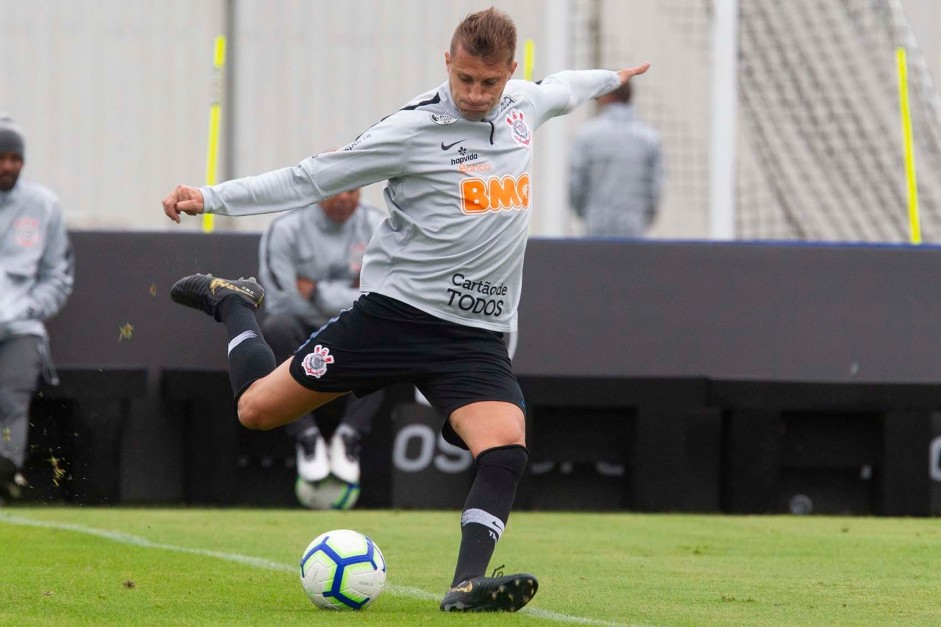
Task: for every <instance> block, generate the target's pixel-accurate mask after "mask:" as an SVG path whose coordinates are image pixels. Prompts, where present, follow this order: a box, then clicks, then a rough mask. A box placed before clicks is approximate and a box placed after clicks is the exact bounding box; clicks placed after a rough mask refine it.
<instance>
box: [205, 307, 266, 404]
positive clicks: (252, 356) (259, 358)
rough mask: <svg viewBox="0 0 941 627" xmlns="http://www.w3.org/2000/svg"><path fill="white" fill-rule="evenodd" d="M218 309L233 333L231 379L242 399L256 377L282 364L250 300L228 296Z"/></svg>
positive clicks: (235, 391)
mask: <svg viewBox="0 0 941 627" xmlns="http://www.w3.org/2000/svg"><path fill="white" fill-rule="evenodd" d="M218 311H219V318H220V319H221V320H222V323H223V324H224V325H225V330H226V332H227V333H228V335H229V382H230V383H231V384H232V392H233V394H235V400H236V402H238V397H239V396H241V394H242V392H244V391H245V389H246V388H248V386H249V385H251V383H252V382H253V381H255V380H256V379H260V378H262V377H264V376H266V375H268V373H270V372H271V371H272V370H274V369H275V367H277V365H278V364H277V362H276V361H275V358H274V353H273V352H271V348H269V347H268V344H267V343H265V338H264V337H263V336H262V334H261V329H259V328H258V320H256V319H255V311H254V310H253V309H252V308H251V307H250V306H249V305H248V304H247V303H245V302H244V301H243V300H242V299H241V298H237V297H231V298H226V299H223V301H222V302H221V303H219V308H218Z"/></svg>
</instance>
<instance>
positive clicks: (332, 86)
mask: <svg viewBox="0 0 941 627" xmlns="http://www.w3.org/2000/svg"><path fill="white" fill-rule="evenodd" d="M747 2H749V0H742V3H743V6H744V5H745V4H747ZM903 3H904V5H905V7H906V10H907V11H908V13H909V17H910V18H912V22H913V23H914V27H915V30H916V33H917V35H918V36H919V39H920V41H921V43H922V48H923V50H924V52H925V55H926V60H927V62H928V65H929V67H930V68H931V70H932V72H933V73H934V77H935V79H936V83H938V82H941V81H939V80H938V78H939V77H941V72H939V67H941V44H939V43H938V42H939V41H941V38H939V37H938V36H937V35H938V31H939V29H941V3H939V2H936V1H935V0H904V2H903ZM228 4H229V2H227V1H226V0H200V1H193V0H189V1H187V0H161V1H156V0H31V1H29V2H27V1H24V0H0V42H2V43H3V54H0V111H2V110H6V111H9V112H10V113H11V114H12V115H13V116H14V117H15V118H16V119H17V120H19V121H20V122H21V124H22V125H23V126H24V127H25V129H26V132H27V165H26V169H25V172H24V176H26V177H28V178H31V179H34V180H37V181H39V182H42V183H44V184H46V185H48V186H50V187H51V188H53V189H54V190H55V191H56V192H57V193H58V194H59V195H60V197H61V198H62V202H63V206H64V208H65V212H66V220H67V222H68V224H69V226H70V227H72V228H112V229H138V230H140V229H168V228H171V227H172V228H177V229H179V228H184V229H199V228H200V220H198V219H190V220H188V221H187V223H186V224H185V225H184V226H183V227H178V226H173V225H171V223H170V222H169V221H168V220H167V219H166V218H165V217H164V216H163V214H162V210H161V207H160V200H161V199H162V198H163V197H164V195H166V193H167V192H168V191H169V190H170V189H171V188H172V186H173V185H175V184H177V183H182V182H186V183H191V184H199V183H202V182H203V181H204V179H205V170H206V143H207V127H208V118H209V113H208V110H209V102H210V96H211V92H212V53H213V39H214V37H215V36H216V35H217V34H219V33H221V32H222V31H223V29H224V27H225V23H226V21H225V10H226V6H227V5H228ZM490 4H495V5H497V6H498V7H500V8H502V9H504V10H506V11H508V12H509V13H510V14H511V15H512V16H513V18H514V20H515V21H516V23H517V27H518V29H519V36H520V49H519V57H520V59H522V46H523V42H524V41H525V40H526V39H529V38H531V39H533V40H534V41H535V42H536V65H535V72H534V74H535V77H536V78H539V77H542V76H545V75H546V74H548V73H550V72H552V71H555V70H558V69H562V66H571V67H588V64H589V58H590V56H589V55H588V54H587V53H586V49H587V47H589V46H590V42H588V41H586V39H585V37H586V36H585V31H586V23H585V20H586V15H587V14H588V13H589V11H590V9H591V7H592V6H593V0H502V1H494V2H489V1H471V0H450V1H448V2H441V1H431V0H397V1H396V2H383V1H379V0H345V1H343V2H330V1H328V0H267V1H265V2H261V1H251V0H232V2H231V5H232V6H234V7H235V10H234V15H233V16H232V18H233V22H234V24H235V32H233V33H232V34H231V37H230V42H229V51H228V52H229V54H228V63H229V65H230V69H231V70H232V71H233V75H234V77H235V78H234V90H233V92H232V93H230V94H227V99H226V102H225V107H224V110H223V117H224V123H225V124H227V125H230V127H231V135H230V136H229V137H230V138H232V139H234V141H233V142H232V143H231V144H224V145H223V146H222V149H223V152H222V157H223V158H222V160H221V161H220V171H219V178H220V179H221V178H225V177H234V176H242V175H247V174H252V173H257V172H261V171H265V170H268V169H272V168H276V167H281V166H284V165H289V164H292V163H295V162H297V161H298V160H300V159H302V158H304V157H305V156H307V155H310V154H312V153H315V152H318V151H320V150H323V149H325V148H329V147H331V146H337V145H342V144H344V143H346V142H348V141H350V140H351V139H352V138H354V137H355V136H356V135H358V134H359V133H360V132H361V131H362V130H363V129H365V128H366V127H367V126H369V125H370V124H371V123H373V122H375V121H376V120H378V119H380V118H381V117H383V116H384V115H387V114H388V113H391V112H392V111H394V110H395V109H397V108H398V107H400V106H401V105H402V104H404V103H405V102H406V101H407V100H408V99H409V98H411V97H412V96H414V95H416V94H418V93H420V92H422V91H424V90H426V89H429V88H432V87H434V86H436V85H437V84H438V83H439V82H441V81H443V80H444V79H445V72H444V59H443V52H444V50H445V49H446V47H447V45H448V43H449V40H450V36H451V32H452V29H453V27H454V26H455V25H456V24H457V22H458V21H459V20H460V19H461V18H462V17H463V16H464V15H466V14H467V13H469V12H471V11H474V10H478V9H481V8H485V7H487V6H489V5H490ZM601 5H602V7H603V16H604V22H603V24H602V31H603V34H604V37H603V39H604V41H605V49H604V50H602V51H601V52H602V55H601V58H602V60H603V63H604V64H608V65H609V67H612V68H613V69H616V68H617V67H619V66H622V65H628V64H634V63H636V62H639V61H642V60H650V61H651V62H652V63H653V68H652V69H651V72H650V73H649V74H648V75H647V76H644V77H642V78H641V79H639V80H638V84H637V91H636V93H637V106H638V110H639V111H640V113H641V114H642V115H644V116H645V117H647V118H648V119H650V120H651V121H653V122H654V123H655V125H657V126H658V128H660V130H661V132H662V133H663V134H664V144H665V147H666V148H667V160H666V163H667V167H668V179H667V189H666V195H665V198H664V203H663V208H662V213H661V218H660V220H659V221H658V223H657V224H656V227H655V229H654V236H657V237H684V238H685V237H705V236H706V235H707V234H708V224H709V220H708V206H707V200H708V155H707V152H706V145H707V138H708V126H707V121H708V102H709V94H708V89H709V80H708V41H706V40H704V33H708V30H707V29H706V22H704V21H703V19H704V18H703V17H702V16H704V15H707V13H706V12H705V11H704V6H705V0H604V1H602V2H601ZM560 8H561V9H564V10H566V11H567V13H568V14H569V15H568V17H567V20H568V21H569V23H570V29H569V32H568V33H565V37H564V40H562V38H560V37H558V36H556V37H555V38H551V37H550V33H551V32H553V30H552V29H553V18H555V17H557V13H554V12H553V11H559V10H560ZM560 51H563V52H564V54H562V55H560ZM560 56H561V59H560ZM553 58H555V59H558V60H557V61H555V62H553V63H549V62H548V60H549V59H553ZM565 59H568V61H567V62H566V61H565ZM517 76H522V68H521V69H520V70H519V71H518V74H517ZM592 109H593V107H592V106H590V105H589V106H587V107H584V108H583V109H582V110H581V111H579V112H577V113H575V114H573V115H571V116H568V117H566V118H564V119H560V120H554V121H552V122H550V123H549V124H548V125H547V126H546V128H545V129H544V130H543V131H541V134H542V135H541V136H543V141H541V142H538V143H537V152H536V158H535V168H536V175H535V189H534V191H533V198H534V200H535V202H536V209H535V211H534V216H533V226H534V228H533V233H534V234H536V235H540V234H548V235H559V234H563V235H564V234H574V233H577V232H578V230H579V224H578V222H577V220H575V219H574V218H572V217H571V216H570V215H569V213H568V208H567V202H566V199H565V194H564V190H565V182H564V180H561V179H564V175H565V168H564V166H563V165H562V164H564V163H565V161H566V160H567V157H568V146H567V143H568V139H569V138H570V137H571V134H572V132H573V130H574V129H575V128H576V127H577V125H578V123H579V122H581V121H582V120H584V119H585V117H587V116H588V115H590V114H591V112H592ZM228 163H231V164H232V168H231V171H227V170H226V168H225V165H226V164H228ZM543 172H545V173H548V174H547V176H540V173H543ZM367 198H369V199H370V200H373V201H374V202H377V203H378V202H381V195H380V193H379V189H378V186H373V188H370V189H369V190H367ZM268 219H269V218H265V217H259V218H245V219H226V218H218V219H217V221H216V224H217V228H219V229H240V230H246V229H249V230H253V229H261V228H263V226H264V225H265V224H266V223H267V221H268Z"/></svg>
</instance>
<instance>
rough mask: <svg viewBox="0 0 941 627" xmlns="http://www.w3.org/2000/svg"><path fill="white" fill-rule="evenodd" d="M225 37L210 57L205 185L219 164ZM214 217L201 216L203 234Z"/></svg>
mask: <svg viewBox="0 0 941 627" xmlns="http://www.w3.org/2000/svg"><path fill="white" fill-rule="evenodd" d="M224 70H225V36H223V35H219V36H218V37H216V45H215V49H214V51H213V57H212V81H213V85H212V101H211V102H210V104H209V142H208V146H207V150H206V185H215V184H216V166H217V164H218V163H219V126H220V121H221V119H222V91H223V87H224V85H225V72H224ZM214 228H215V216H214V215H212V214H211V213H204V214H203V233H212V231H213V229H214Z"/></svg>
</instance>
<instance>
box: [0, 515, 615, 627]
mask: <svg viewBox="0 0 941 627" xmlns="http://www.w3.org/2000/svg"><path fill="white" fill-rule="evenodd" d="M0 522H3V523H7V524H13V525H20V526H26V527H37V528H41V529H53V530H58V531H69V532H73V533H80V534H85V535H90V536H94V537H97V538H101V539H104V540H107V541H110V542H116V543H119V544H124V545H129V546H134V547H139V548H146V549H156V550H161V551H172V552H177V553H186V554H190V555H199V556H204V557H210V558H214V559H220V560H225V561H229V562H234V563H237V564H242V565H245V566H250V567H252V568H261V569H265V570H272V571H278V572H286V573H292V574H295V575H296V574H297V572H298V568H299V566H298V565H289V564H283V563H278V562H273V561H271V560H267V559H264V558H259V557H253V556H250V555H242V554H239V553H229V552H224V551H213V550H208V549H199V548H191V547H183V546H176V545H172V544H166V543H162V542H153V541H151V540H149V539H147V538H144V537H141V536H136V535H133V534H129V533H124V532H119V531H112V530H108V529H97V528H94V527H88V526H85V525H80V524H74V523H56V522H48V521H42V520H35V519H31V518H26V517H23V516H17V515H14V514H9V513H5V512H0ZM383 594H392V595H395V596H403V597H409V598H413V599H419V600H424V601H435V602H437V601H439V600H440V596H439V595H437V594H433V593H431V592H428V591H425V590H421V589H418V588H413V587H409V586H398V585H394V584H389V583H386V586H385V588H384V591H383ZM522 612H523V614H530V615H532V616H533V617H535V618H539V619H542V620H547V621H553V622H561V623H573V624H581V625H600V626H612V627H618V626H619V625H623V624H622V623H611V622H606V621H599V620H594V619H591V618H585V617H580V616H569V615H566V614H560V613H558V612H551V611H548V610H540V609H535V608H524V609H523V610H522Z"/></svg>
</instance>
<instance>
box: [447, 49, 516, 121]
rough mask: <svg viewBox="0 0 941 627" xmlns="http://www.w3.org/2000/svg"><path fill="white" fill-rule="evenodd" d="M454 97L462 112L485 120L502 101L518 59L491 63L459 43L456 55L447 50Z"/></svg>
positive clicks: (465, 115)
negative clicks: (488, 113)
mask: <svg viewBox="0 0 941 627" xmlns="http://www.w3.org/2000/svg"><path fill="white" fill-rule="evenodd" d="M444 63H445V67H447V69H448V84H449V86H450V87H451V97H452V98H453V99H454V103H455V104H456V105H457V108H458V110H459V111H460V112H461V115H462V116H464V117H465V118H466V119H468V120H483V119H484V117H486V115H487V112H488V111H490V109H492V108H493V107H494V105H496V104H497V102H499V101H500V98H501V97H502V96H503V88H504V87H506V82H507V81H508V80H510V77H511V76H513V72H515V71H516V61H513V62H512V63H506V62H505V61H498V62H497V63H487V62H486V61H485V60H484V59H482V58H480V57H475V56H474V55H472V54H468V53H467V52H465V51H464V48H463V47H461V46H460V45H458V46H457V48H456V49H455V52H454V56H451V52H450V51H448V52H445V53H444Z"/></svg>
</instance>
